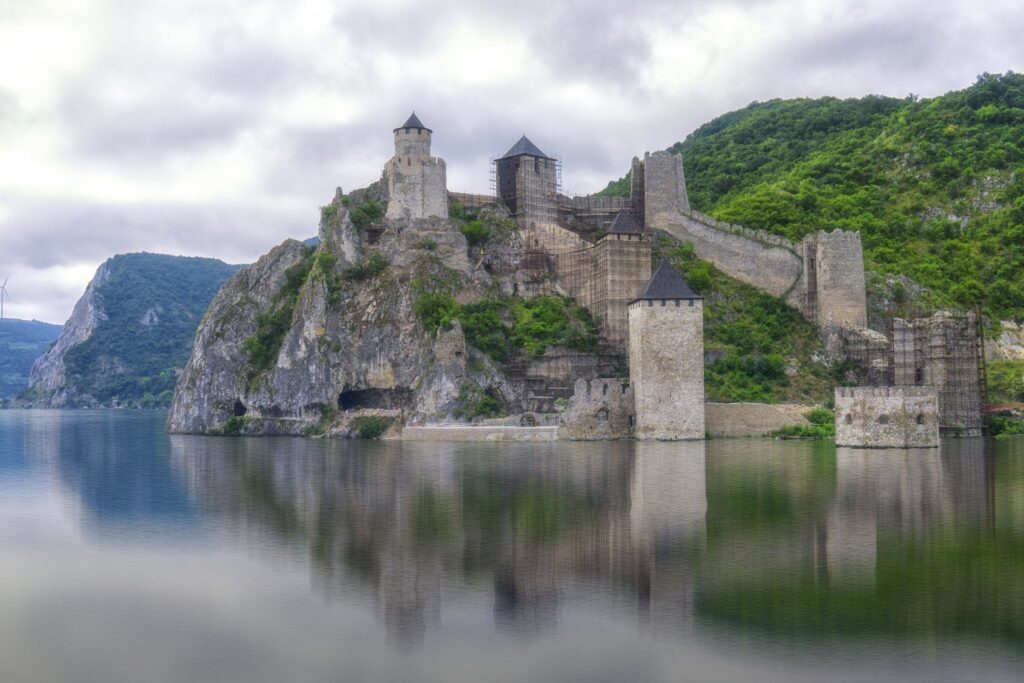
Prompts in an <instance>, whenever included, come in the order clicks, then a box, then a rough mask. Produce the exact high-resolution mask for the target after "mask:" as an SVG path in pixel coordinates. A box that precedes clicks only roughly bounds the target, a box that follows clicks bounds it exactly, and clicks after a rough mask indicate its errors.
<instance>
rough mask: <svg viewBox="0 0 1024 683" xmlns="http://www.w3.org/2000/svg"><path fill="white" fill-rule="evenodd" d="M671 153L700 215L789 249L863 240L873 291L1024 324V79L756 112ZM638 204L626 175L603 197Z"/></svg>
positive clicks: (735, 115) (765, 106)
mask: <svg viewBox="0 0 1024 683" xmlns="http://www.w3.org/2000/svg"><path fill="white" fill-rule="evenodd" d="M670 149H671V150H672V151H675V152H679V153H681V154H682V155H683V163H684V166H685V170H686V180H687V189H688V190H689V197H690V202H691V204H692V205H693V207H694V208H695V209H698V210H700V211H703V212H704V213H708V214H711V215H712V216H714V217H715V218H718V219H720V220H723V221H728V222H730V223H737V224H740V225H744V226H747V227H750V228H760V229H763V230H769V231H771V232H774V233H777V234H779V235H783V236H785V237H788V238H790V239H793V240H798V239H800V238H801V237H803V236H804V235H806V234H808V233H811V232H814V231H816V230H822V229H825V230H831V229H835V228H842V229H844V230H857V231H858V232H860V234H861V238H862V240H863V244H864V256H865V261H866V264H865V265H866V266H867V268H868V270H869V275H870V274H872V273H873V274H874V276H873V279H874V281H875V282H876V283H877V282H879V281H881V280H883V279H884V278H883V276H884V275H885V274H887V273H893V274H901V275H906V276H909V277H910V278H912V279H913V280H914V281H915V282H917V283H919V284H921V285H924V286H925V287H927V288H928V290H929V291H930V295H931V296H932V297H934V299H935V301H934V302H932V303H934V304H937V305H940V306H944V305H950V304H955V305H959V306H966V307H973V306H976V305H978V306H981V307H982V308H983V309H985V310H986V312H988V313H989V314H991V315H992V316H993V317H996V318H1001V319H1004V320H1008V319H1016V320H1021V319H1022V318H1024V75H1021V74H1014V73H1006V74H1004V75H990V74H982V75H981V76H979V77H978V80H977V82H976V83H975V84H974V85H972V86H971V87H969V88H966V89H964V90H959V91H954V92H949V93H946V94H945V95H942V96H939V97H933V98H930V99H918V98H917V97H916V96H909V97H907V98H903V99H894V98H889V97H878V96H867V97H863V98H860V99H848V100H839V99H836V98H834V97H825V98H821V99H794V100H771V101H769V102H755V103H753V104H751V105H749V106H747V107H745V108H743V109H739V110H737V111H733V112H730V113H728V114H724V115H722V116H719V117H718V118H716V119H714V120H712V121H710V122H708V123H706V124H704V125H703V126H701V127H700V128H698V129H697V130H695V131H694V132H693V133H691V134H690V135H689V136H687V138H686V139H685V140H684V141H682V142H677V143H676V144H674V145H673V146H672V147H670ZM628 193H629V179H628V176H627V177H625V178H622V179H620V180H617V181H613V182H612V183H609V186H608V187H607V188H605V190H604V191H603V192H602V193H601V194H609V195H624V194H628ZM869 285H870V282H869ZM897 289H898V291H891V292H890V294H891V295H892V296H893V298H899V297H901V296H905V295H907V294H908V292H905V291H904V288H903V287H898V288H897Z"/></svg>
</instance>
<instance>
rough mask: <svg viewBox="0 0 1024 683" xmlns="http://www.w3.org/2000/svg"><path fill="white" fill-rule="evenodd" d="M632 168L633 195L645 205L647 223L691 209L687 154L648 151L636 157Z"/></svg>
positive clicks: (631, 191)
mask: <svg viewBox="0 0 1024 683" xmlns="http://www.w3.org/2000/svg"><path fill="white" fill-rule="evenodd" d="M632 171H633V182H632V186H631V188H630V195H631V197H632V198H633V201H634V203H637V204H641V205H642V208H643V214H644V222H645V223H646V224H647V225H653V224H656V223H658V222H659V219H661V218H663V217H666V216H667V217H669V218H670V219H671V218H673V217H675V216H677V215H678V214H680V213H683V212H688V211H689V210H690V198H689V196H688V195H687V194H686V175H685V174H684V173H683V157H681V156H680V155H678V154H673V153H672V152H668V151H664V152H654V153H651V152H647V153H646V154H644V159H643V161H640V160H639V159H634V160H633V166H632Z"/></svg>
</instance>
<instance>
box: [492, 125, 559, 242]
mask: <svg viewBox="0 0 1024 683" xmlns="http://www.w3.org/2000/svg"><path fill="white" fill-rule="evenodd" d="M494 170H495V181H496V185H497V187H496V190H497V194H498V200H499V201H500V202H501V203H502V204H504V205H505V206H506V207H508V210H509V211H510V212H511V213H512V216H513V217H514V218H515V219H516V221H517V222H518V223H519V226H520V228H522V229H529V228H531V227H536V226H537V225H542V224H552V223H555V221H556V220H557V218H558V190H559V187H558V184H559V177H558V176H559V168H558V160H557V159H555V158H553V157H549V156H548V155H547V154H545V153H544V152H542V151H541V150H540V148H539V147H537V145H535V144H533V142H532V141H531V140H530V138H528V137H526V136H525V135H523V136H522V137H521V138H519V140H518V141H517V142H516V143H515V144H514V145H512V147H511V148H509V150H508V151H507V152H505V154H504V155H503V156H501V157H500V158H498V159H496V160H495V162H494Z"/></svg>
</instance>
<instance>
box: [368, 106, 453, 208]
mask: <svg viewBox="0 0 1024 683" xmlns="http://www.w3.org/2000/svg"><path fill="white" fill-rule="evenodd" d="M394 132H395V156H393V157H392V158H391V159H390V160H389V161H388V162H387V164H386V165H385V166H384V178H385V180H386V181H387V186H388V211H387V217H388V219H390V220H394V219H400V218H406V219H417V218H430V217H439V218H448V181H447V170H446V168H445V164H444V159H441V158H439V157H432V156H430V135H431V133H433V131H432V130H430V129H429V128H427V127H426V126H424V125H423V124H422V123H421V122H420V119H419V117H417V116H416V112H413V113H412V115H411V116H410V117H409V118H408V120H406V122H405V123H403V124H402V125H401V126H399V127H398V128H395V131H394Z"/></svg>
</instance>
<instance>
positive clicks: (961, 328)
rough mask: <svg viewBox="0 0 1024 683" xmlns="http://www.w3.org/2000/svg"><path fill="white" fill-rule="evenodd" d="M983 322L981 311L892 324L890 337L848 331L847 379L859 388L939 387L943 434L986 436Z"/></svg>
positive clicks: (845, 339) (944, 313) (845, 341)
mask: <svg viewBox="0 0 1024 683" xmlns="http://www.w3.org/2000/svg"><path fill="white" fill-rule="evenodd" d="M979 319H980V316H979V314H978V312H976V311H974V312H967V311H942V312H939V313H935V314H934V315H928V316H919V317H908V318H895V317H894V318H891V319H889V321H888V326H887V327H888V334H887V335H885V334H882V333H879V332H873V331H871V330H844V331H843V350H844V352H845V355H846V358H847V359H848V361H849V363H850V367H849V369H848V372H847V379H848V380H852V382H853V383H854V384H856V385H857V386H933V387H935V389H936V392H937V394H938V401H939V428H940V430H941V431H942V433H944V434H946V435H956V436H980V435H981V433H982V429H983V426H984V423H983V414H982V408H983V406H984V404H985V400H986V386H985V358H984V340H983V338H982V330H981V326H980V325H979V324H978V321H979Z"/></svg>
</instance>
